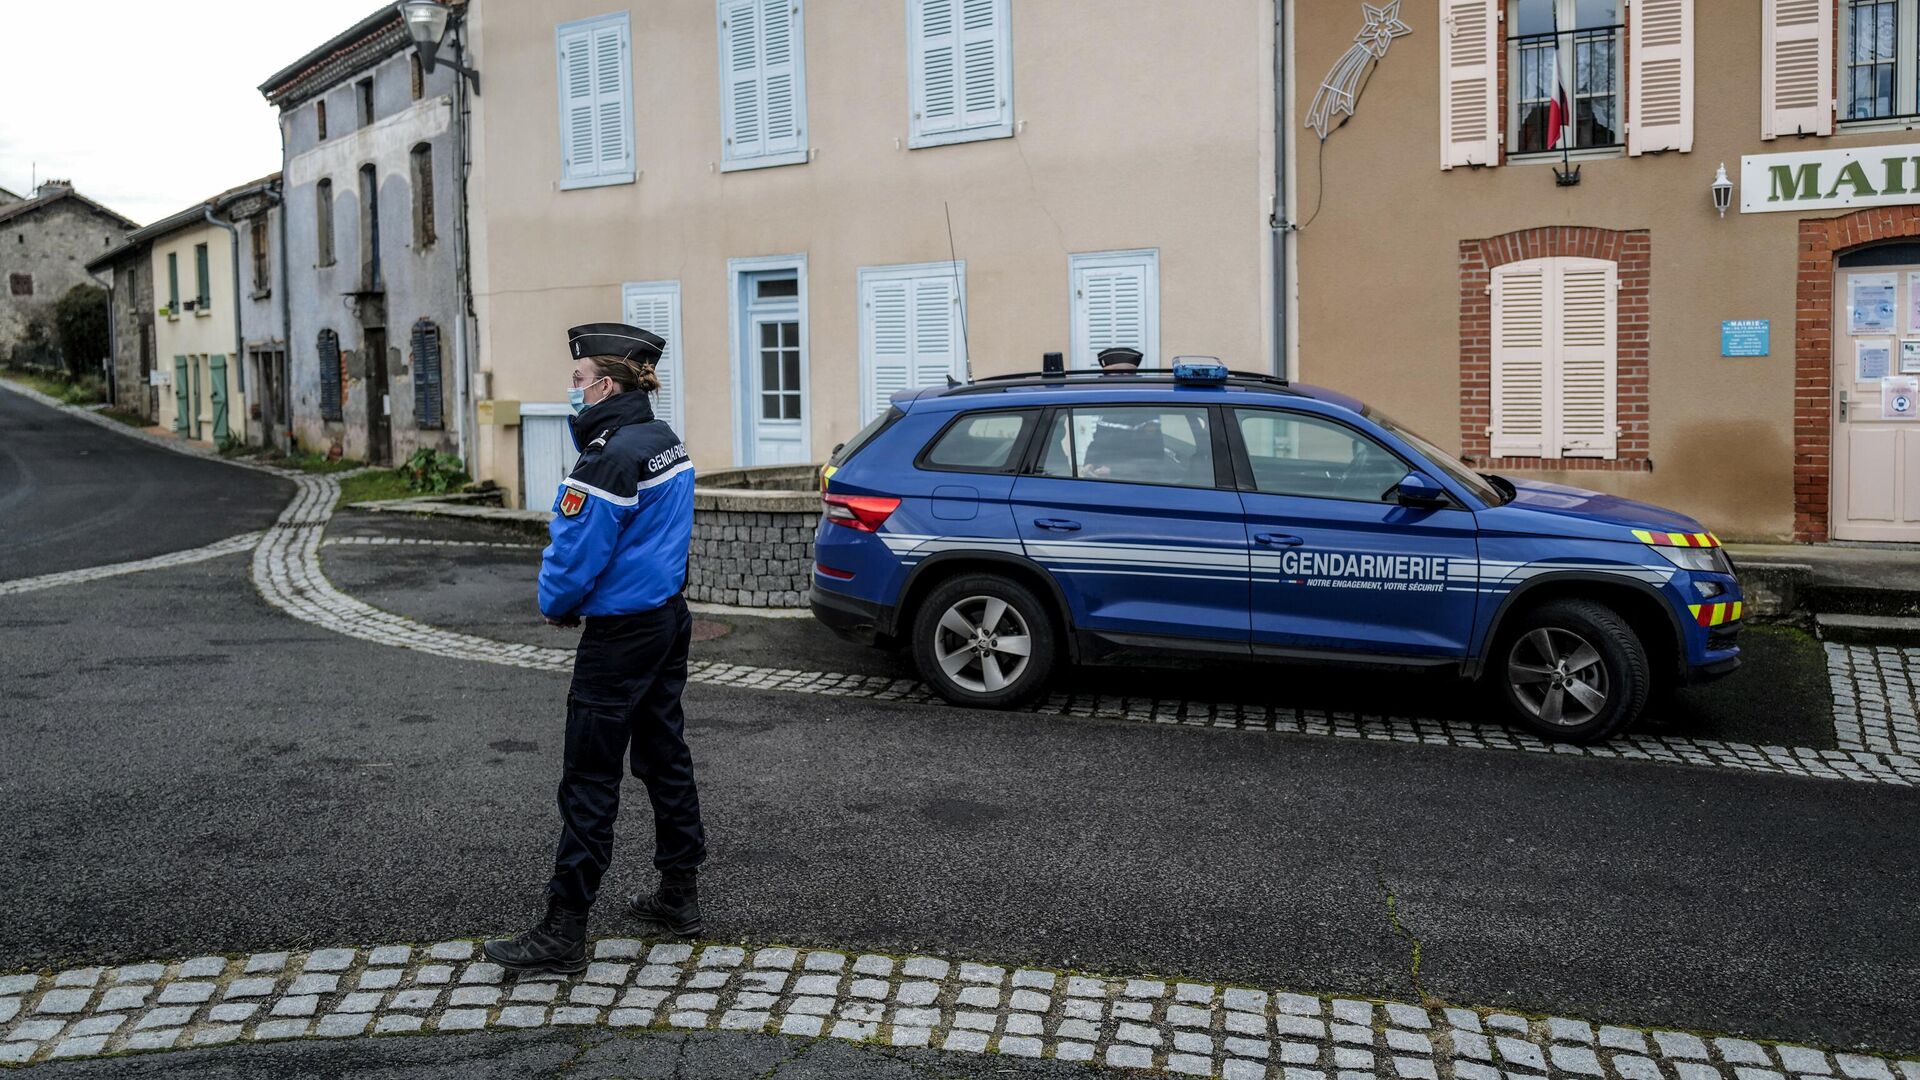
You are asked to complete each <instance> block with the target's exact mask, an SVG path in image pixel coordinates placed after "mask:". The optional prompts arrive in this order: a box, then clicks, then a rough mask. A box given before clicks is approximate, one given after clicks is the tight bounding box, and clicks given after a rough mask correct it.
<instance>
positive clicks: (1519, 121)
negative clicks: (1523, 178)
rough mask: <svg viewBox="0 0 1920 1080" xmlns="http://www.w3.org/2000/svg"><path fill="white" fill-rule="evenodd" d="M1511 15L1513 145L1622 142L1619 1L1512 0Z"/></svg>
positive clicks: (1546, 147)
mask: <svg viewBox="0 0 1920 1080" xmlns="http://www.w3.org/2000/svg"><path fill="white" fill-rule="evenodd" d="M1507 19H1508V23H1507V25H1508V27H1509V28H1510V29H1509V33H1508V37H1507V71H1508V75H1507V96H1508V98H1509V114H1510V120H1509V123H1508V129H1509V130H1510V131H1511V132H1512V136H1511V145H1510V147H1509V149H1510V150H1511V152H1513V153H1515V154H1537V153H1547V152H1558V151H1561V150H1563V149H1564V150H1589V149H1596V148H1601V147H1615V146H1621V145H1624V143H1625V139H1624V137H1623V131H1624V128H1623V126H1622V124H1621V119H1622V114H1621V101H1620V97H1621V95H1620V84H1621V64H1620V60H1621V41H1622V31H1623V30H1624V29H1625V25H1624V23H1623V22H1622V19H1621V13H1620V5H1619V3H1618V0H1512V4H1511V6H1510V8H1509V10H1508V13H1507Z"/></svg>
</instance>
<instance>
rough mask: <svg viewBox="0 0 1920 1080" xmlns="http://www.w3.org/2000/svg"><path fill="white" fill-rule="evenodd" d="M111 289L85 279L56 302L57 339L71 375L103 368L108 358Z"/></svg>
mask: <svg viewBox="0 0 1920 1080" xmlns="http://www.w3.org/2000/svg"><path fill="white" fill-rule="evenodd" d="M107 318H108V313H107V290H105V289H103V288H101V287H100V286H98V285H90V284H88V283H86V282H84V281H83V282H81V283H80V284H78V285H75V286H74V287H73V288H71V289H68V290H67V291H66V292H65V293H64V294H63V295H62V296H61V297H60V299H58V300H56V301H54V304H53V338H54V342H55V343H56V344H57V345H58V346H59V348H60V355H61V357H62V358H64V359H65V361H66V368H67V374H68V375H71V376H73V377H74V378H76V379H77V378H80V377H81V376H82V375H86V374H88V373H90V372H94V371H98V370H100V364H101V361H103V360H105V359H106V358H107V351H108V345H107Z"/></svg>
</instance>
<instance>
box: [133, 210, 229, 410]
mask: <svg viewBox="0 0 1920 1080" xmlns="http://www.w3.org/2000/svg"><path fill="white" fill-rule="evenodd" d="M200 244H205V245H207V275H208V276H207V293H208V295H209V297H210V298H211V299H212V309H211V311H209V312H207V313H205V314H202V313H200V312H198V311H176V312H174V313H173V315H172V316H171V317H168V316H162V315H159V314H158V309H159V308H161V307H164V306H166V304H167V300H168V293H167V255H168V254H169V253H171V254H173V255H174V256H176V257H177V258H178V260H179V266H180V300H181V302H182V303H183V304H184V303H185V302H186V301H188V300H192V299H193V298H194V296H195V293H196V291H197V284H196V282H195V278H194V248H195V247H196V246H197V245H200ZM152 266H153V304H154V308H155V312H156V313H155V316H154V320H153V358H154V359H153V364H154V368H155V370H159V371H166V372H168V373H169V375H170V376H171V375H172V374H173V372H174V371H175V368H174V357H176V356H185V357H187V358H188V359H187V373H188V374H187V378H188V383H187V386H188V394H189V398H190V399H191V395H192V394H193V392H194V382H193V372H194V371H195V370H196V368H197V369H198V370H199V373H200V378H199V386H198V393H199V398H200V410H199V417H200V424H199V426H198V428H194V427H192V426H191V425H190V426H189V429H188V437H189V438H194V439H198V440H199V441H201V442H207V443H211V442H212V441H213V387H212V384H211V380H210V369H209V359H210V358H211V357H214V356H220V357H224V358H225V361H226V373H227V424H228V426H229V428H230V429H231V431H232V433H233V437H234V438H236V439H243V438H245V437H246V434H247V412H248V407H247V400H248V396H247V394H242V393H241V392H240V373H239V371H238V370H237V365H236V364H235V359H234V356H233V341H234V319H235V317H236V313H235V311H234V296H233V251H232V241H231V240H230V239H229V237H228V235H227V231H226V230H225V229H221V228H216V227H215V226H212V225H196V226H189V227H187V228H183V229H181V230H179V231H178V232H174V233H170V234H168V235H166V236H162V237H158V238H156V239H155V240H154V241H153V256H152ZM155 389H156V390H157V391H158V397H159V405H160V413H159V423H160V424H161V426H163V427H165V428H167V429H169V430H173V429H174V425H175V423H176V421H177V419H178V413H179V410H178V402H177V398H176V393H177V388H176V387H175V386H174V385H173V384H168V385H166V386H160V387H156V388H155ZM248 391H249V393H250V392H251V391H252V384H251V383H249V384H248ZM193 415H194V414H193V411H192V408H191V406H189V409H188V417H189V419H191V418H192V416H193Z"/></svg>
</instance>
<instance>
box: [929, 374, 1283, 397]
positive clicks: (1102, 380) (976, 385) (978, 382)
mask: <svg viewBox="0 0 1920 1080" xmlns="http://www.w3.org/2000/svg"><path fill="white" fill-rule="evenodd" d="M1176 381H1178V380H1176V379H1175V378H1174V377H1173V372H1172V371H1171V370H1168V369H1164V368H1157V369H1148V370H1145V371H1132V372H1128V373H1126V374H1125V375H1109V374H1107V373H1106V372H1103V371H1090V370H1081V371H1018V372H1012V373H1009V374H1006V375H983V376H979V377H977V378H975V379H974V380H973V381H972V382H969V383H961V384H960V385H958V386H955V387H952V388H950V389H948V391H947V393H949V394H967V393H979V392H981V391H986V390H1000V389H1004V388H1006V387H1009V386H1046V385H1049V384H1052V385H1058V386H1071V385H1083V384H1091V385H1094V386H1129V385H1133V386H1137V385H1139V384H1141V383H1143V382H1144V383H1171V382H1176ZM1227 382H1229V383H1239V384H1241V385H1246V384H1254V385H1259V386H1272V387H1282V388H1286V387H1290V386H1291V384H1290V383H1288V382H1287V380H1286V379H1284V378H1282V377H1281V376H1278V375H1268V374H1266V373H1264V372H1258V371H1232V370H1229V371H1228V372H1227Z"/></svg>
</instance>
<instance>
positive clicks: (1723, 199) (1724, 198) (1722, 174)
mask: <svg viewBox="0 0 1920 1080" xmlns="http://www.w3.org/2000/svg"><path fill="white" fill-rule="evenodd" d="M1732 205H1733V181H1731V180H1729V179H1727V163H1726V162H1724V161H1723V162H1721V163H1720V171H1719V172H1717V173H1715V174H1714V177H1713V208H1714V209H1715V210H1718V211H1720V216H1721V217H1726V216H1727V207H1729V206H1732Z"/></svg>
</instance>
